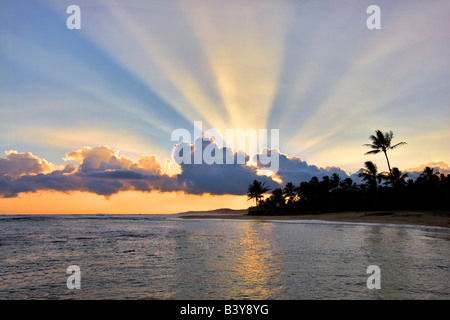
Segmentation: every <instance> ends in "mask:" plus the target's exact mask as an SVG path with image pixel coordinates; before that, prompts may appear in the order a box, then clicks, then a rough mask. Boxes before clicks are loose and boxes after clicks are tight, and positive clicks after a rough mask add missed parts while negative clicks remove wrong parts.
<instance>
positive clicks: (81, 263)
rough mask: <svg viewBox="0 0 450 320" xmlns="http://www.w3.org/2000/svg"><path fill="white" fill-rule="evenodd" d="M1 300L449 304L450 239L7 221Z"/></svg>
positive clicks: (76, 218) (134, 219)
mask: <svg viewBox="0 0 450 320" xmlns="http://www.w3.org/2000/svg"><path fill="white" fill-rule="evenodd" d="M71 265H76V266H78V267H79V268H80V275H81V277H80V284H81V288H80V289H68V287H67V279H68V278H69V277H70V276H71V274H68V273H67V272H66V271H67V268H68V267H69V266H71ZM371 265H376V266H378V267H379V268H380V278H379V280H380V281H379V283H380V289H369V288H368V287H367V280H368V278H369V277H370V276H371V274H369V273H366V271H367V268H368V267H369V266H371ZM0 299H177V300H178V299H193V300H194V299H195V300H197V299H276V300H278V299H279V300H284V299H289V300H293V299H296V300H297V299H450V230H449V229H445V228H433V227H417V226H393V225H381V224H352V223H334V222H333V223H326V222H320V221H304V222H302V221H246V220H228V219H180V218H179V217H178V216H177V215H112V216H108V215H44V216H43V215H39V216H26V215H23V216H19V215H18V216H6V215H5V216H0Z"/></svg>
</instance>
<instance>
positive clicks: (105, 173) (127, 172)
mask: <svg viewBox="0 0 450 320" xmlns="http://www.w3.org/2000/svg"><path fill="white" fill-rule="evenodd" d="M210 144H214V141H212V139H211V140H207V141H206V142H205V141H203V144H202V146H203V148H206V147H207V146H208V145H210ZM190 146H191V153H192V154H193V153H194V151H195V144H192V145H190ZM270 152H276V153H278V157H279V170H278V172H277V174H276V175H261V173H260V170H263V169H264V167H263V166H261V165H260V164H258V162H257V161H256V162H251V165H249V164H250V162H248V163H247V164H237V162H235V163H234V164H225V162H224V164H205V163H202V164H181V165H179V167H177V166H178V165H176V164H175V165H174V164H173V163H171V162H170V161H166V162H165V165H164V166H162V165H161V164H160V163H159V162H158V160H157V159H156V157H155V156H153V155H147V156H141V157H140V158H139V159H138V160H137V161H133V160H132V159H130V158H128V157H126V156H124V155H120V154H119V152H118V151H117V150H113V149H111V148H109V147H107V146H99V147H95V148H91V147H83V148H81V149H80V150H76V151H73V152H70V153H67V154H66V157H65V158H64V159H63V160H64V162H65V163H64V164H60V165H56V164H52V163H50V162H48V161H46V160H45V159H42V158H39V157H37V156H35V155H33V154H32V153H30V152H26V153H20V152H17V151H8V152H7V153H6V157H5V158H1V157H0V198H13V197H17V196H19V194H21V193H34V192H39V191H57V192H64V193H70V192H74V191H82V192H89V193H93V194H97V195H101V196H105V197H107V198H109V197H110V196H112V195H115V194H118V193H120V192H122V191H131V190H134V191H140V192H174V191H175V192H184V193H186V194H197V195H198V194H211V195H245V194H246V193H247V188H248V185H249V184H250V183H251V182H252V181H253V180H255V179H256V180H259V181H263V182H266V184H267V186H269V187H270V188H271V189H272V190H273V189H275V188H277V187H282V186H283V185H284V184H285V183H287V182H293V183H294V184H297V185H298V184H299V183H300V182H301V181H309V180H310V179H311V178H312V177H314V176H316V177H319V178H321V177H323V176H325V175H332V174H333V173H336V174H338V175H339V176H340V177H341V178H346V177H351V178H352V179H356V181H358V178H357V173H355V174H352V175H349V174H348V173H347V172H345V171H344V170H342V169H341V168H339V167H325V168H321V167H317V166H314V165H309V164H308V163H307V162H305V161H302V160H301V159H300V158H298V157H295V156H294V157H289V156H288V155H286V154H283V153H281V152H279V150H276V149H274V150H270ZM236 154H237V153H234V156H235V157H236ZM224 157H225V155H224ZM246 159H247V161H248V160H249V156H248V155H246ZM170 166H172V168H170ZM173 166H175V167H176V168H175V169H174V168H173ZM425 166H432V167H435V168H438V170H439V171H440V173H443V174H448V173H450V167H449V165H448V164H447V163H445V162H442V161H441V162H434V163H429V164H426V165H421V166H418V167H416V168H412V169H408V170H407V171H408V172H410V173H412V174H410V177H417V176H418V174H419V173H420V171H422V170H423V168H425Z"/></svg>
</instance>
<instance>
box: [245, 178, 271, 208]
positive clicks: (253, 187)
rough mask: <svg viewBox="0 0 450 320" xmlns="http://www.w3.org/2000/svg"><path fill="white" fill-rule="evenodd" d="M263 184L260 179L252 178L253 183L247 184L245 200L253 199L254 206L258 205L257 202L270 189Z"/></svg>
mask: <svg viewBox="0 0 450 320" xmlns="http://www.w3.org/2000/svg"><path fill="white" fill-rule="evenodd" d="M265 184H266V183H265V182H264V183H261V181H256V180H253V183H252V184H250V185H249V186H248V190H247V197H248V199H247V200H250V199H255V203H256V206H258V202H259V201H260V199H261V198H262V197H263V194H264V193H266V192H267V191H269V190H270V189H269V188H268V187H266V186H265Z"/></svg>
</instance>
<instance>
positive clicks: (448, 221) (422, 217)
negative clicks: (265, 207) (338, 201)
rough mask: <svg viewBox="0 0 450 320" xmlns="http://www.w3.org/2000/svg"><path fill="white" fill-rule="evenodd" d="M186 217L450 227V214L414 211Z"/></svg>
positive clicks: (196, 216)
mask: <svg viewBox="0 0 450 320" xmlns="http://www.w3.org/2000/svg"><path fill="white" fill-rule="evenodd" d="M181 218H184V219H241V220H261V221H263V220H321V221H339V222H363V223H383V224H403V225H421V226H434V227H443V228H449V229H450V214H448V213H447V214H443V213H441V214H438V213H433V212H414V211H408V212H406V211H400V212H397V211H390V212H388V211H380V212H339V213H322V214H314V215H286V216H249V215H246V214H243V213H242V212H238V213H231V214H214V213H212V214H209V213H199V214H194V213H193V214H189V215H182V216H181Z"/></svg>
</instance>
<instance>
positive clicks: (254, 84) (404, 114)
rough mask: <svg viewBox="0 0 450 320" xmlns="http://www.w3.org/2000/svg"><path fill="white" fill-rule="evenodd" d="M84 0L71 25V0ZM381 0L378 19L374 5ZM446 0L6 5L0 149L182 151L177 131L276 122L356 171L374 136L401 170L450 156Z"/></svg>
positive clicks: (295, 143)
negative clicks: (370, 21)
mask: <svg viewBox="0 0 450 320" xmlns="http://www.w3.org/2000/svg"><path fill="white" fill-rule="evenodd" d="M71 4H77V5H79V6H80V8H81V26H82V28H81V30H68V29H67V28H66V19H67V18H68V16H69V15H68V14H67V13H66V8H67V7H68V6H69V5H71ZM371 4H377V5H379V6H380V8H381V26H382V28H381V30H368V29H367V28H366V19H367V18H368V16H369V15H368V14H367V13H366V8H367V7H368V6H369V5H371ZM449 9H450V3H449V2H448V1H433V3H432V5H430V4H429V2H427V1H423V0H422V1H395V2H394V1H376V3H375V2H373V1H282V0H277V1H275V0H270V1H269V0H262V1H256V0H246V1H206V0H205V1H203V0H198V1H194V0H188V1H159V0H158V1H157V0H154V1H136V0H132V1H96V0H94V1H56V0H55V1H27V2H24V1H12V0H6V1H2V2H1V4H0V114H1V116H0V157H4V156H3V155H4V152H5V151H8V150H17V151H18V152H31V153H32V154H33V155H36V156H38V157H39V158H45V159H46V160H47V161H49V162H51V163H54V164H56V165H59V164H61V163H64V161H63V160H62V158H64V157H65V155H66V154H67V153H69V152H72V151H75V150H80V149H81V148H83V147H85V146H89V147H97V146H108V147H110V148H112V149H114V150H119V151H120V152H121V154H124V155H126V156H128V157H130V158H132V159H135V160H137V159H138V158H139V156H143V155H156V156H157V158H158V159H159V161H160V162H161V163H162V162H163V161H164V159H166V158H169V157H170V152H171V148H172V145H173V142H172V141H171V140H170V135H171V132H172V131H173V130H175V129H177V128H187V129H189V130H193V129H192V126H193V122H194V121H196V120H201V121H203V123H204V125H203V127H204V128H208V127H214V128H217V129H219V130H225V129H226V128H230V129H237V128H242V129H248V128H256V129H258V128H268V129H272V128H274V129H275V128H276V129H279V130H280V150H281V152H283V153H285V154H287V155H289V156H295V157H299V158H301V159H303V160H305V161H307V162H308V163H309V164H312V165H316V166H318V167H325V166H338V167H340V168H342V169H343V170H345V171H347V172H355V171H356V170H358V169H359V168H361V167H362V165H363V163H364V161H366V160H373V161H374V162H377V163H378V165H379V167H380V169H385V168H384V166H385V163H384V159H383V158H382V156H374V157H368V156H364V152H366V151H367V150H365V149H364V147H362V144H364V143H368V142H369V140H368V137H369V135H371V134H373V133H374V131H375V130H376V129H380V130H382V131H388V130H393V132H394V134H395V136H394V142H395V141H397V142H400V141H406V142H407V143H408V144H407V145H406V146H405V147H402V148H401V149H399V150H395V151H393V152H392V154H391V159H392V163H393V165H394V166H398V167H399V168H400V169H407V168H412V167H417V166H419V165H421V164H426V163H428V162H431V161H438V160H441V161H444V162H447V163H448V162H449V161H450V142H449V141H450V128H449V126H448V121H449V119H450V108H449V101H450V88H449V85H450V72H449V71H450V59H448V57H449V56H450V34H449V31H448V30H450V20H449V19H448V12H449Z"/></svg>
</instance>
